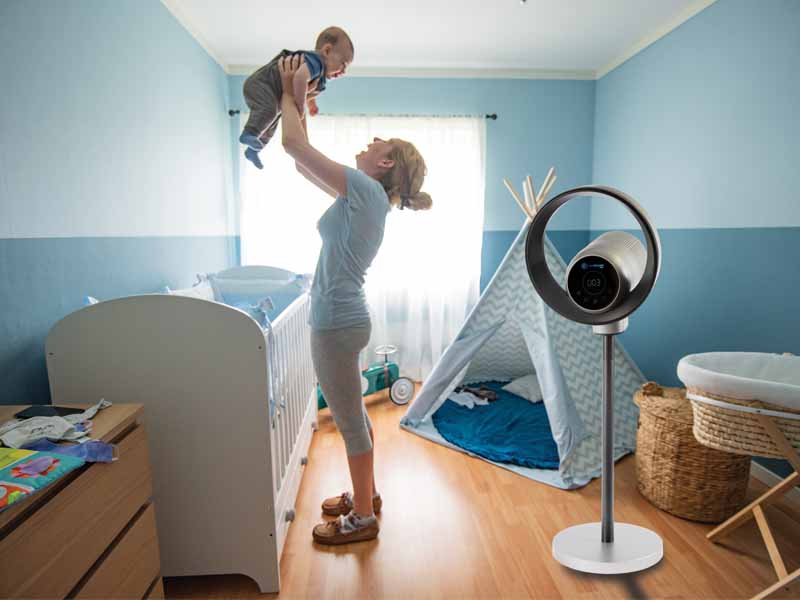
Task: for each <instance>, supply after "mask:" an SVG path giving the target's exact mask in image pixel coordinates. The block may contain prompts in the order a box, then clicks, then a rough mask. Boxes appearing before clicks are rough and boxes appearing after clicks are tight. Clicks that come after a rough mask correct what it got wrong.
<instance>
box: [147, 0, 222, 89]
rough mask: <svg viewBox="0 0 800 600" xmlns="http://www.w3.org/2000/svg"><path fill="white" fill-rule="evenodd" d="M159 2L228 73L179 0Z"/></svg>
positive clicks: (162, 0)
mask: <svg viewBox="0 0 800 600" xmlns="http://www.w3.org/2000/svg"><path fill="white" fill-rule="evenodd" d="M161 4H163V5H164V6H165V7H166V8H167V10H168V11H169V12H170V13H172V16H173V17H175V19H177V21H178V23H180V24H181V25H183V28H184V29H185V30H186V31H188V32H189V35H191V36H192V37H193V38H194V39H195V41H196V42H197V43H198V44H200V47H201V48H203V50H205V51H206V52H207V53H208V55H209V56H210V57H211V58H213V59H214V61H215V62H216V63H217V64H218V65H219V66H220V67H222V70H223V71H225V73H226V74H228V66H227V65H226V64H225V62H224V61H223V60H222V58H221V57H220V55H219V53H218V52H217V51H216V50H215V49H214V47H213V46H212V45H211V44H209V43H208V41H207V40H206V39H205V38H204V37H203V36H202V35H201V34H200V32H199V30H198V29H197V27H196V26H195V25H194V24H193V23H192V20H191V19H190V18H189V17H188V16H186V13H185V12H184V10H183V8H181V5H180V0H161Z"/></svg>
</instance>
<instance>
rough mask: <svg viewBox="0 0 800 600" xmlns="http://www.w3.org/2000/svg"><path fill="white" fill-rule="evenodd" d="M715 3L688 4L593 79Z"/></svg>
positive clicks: (702, 0)
mask: <svg viewBox="0 0 800 600" xmlns="http://www.w3.org/2000/svg"><path fill="white" fill-rule="evenodd" d="M716 1H717V0H698V1H697V2H694V3H693V4H690V5H689V6H688V7H686V8H685V9H684V10H682V11H681V12H680V13H678V14H677V15H676V16H675V17H674V18H672V19H670V20H669V21H667V22H666V23H664V24H663V25H662V26H661V27H659V28H658V29H656V30H654V31H651V32H650V33H649V34H647V35H646V36H644V37H643V38H642V39H640V40H639V41H638V42H636V43H635V44H634V45H633V46H631V47H630V48H628V50H627V51H626V52H623V53H622V54H620V55H619V56H618V57H617V58H615V59H614V60H612V61H611V62H609V63H607V64H606V65H605V66H603V67H601V68H599V69H598V70H597V72H596V77H595V79H600V78H602V77H605V76H606V75H607V74H608V73H610V72H611V71H613V70H614V69H616V68H617V67H618V66H620V65H621V64H622V63H624V62H625V61H627V60H628V59H631V58H633V57H634V56H636V55H637V54H639V52H641V51H642V50H644V49H645V48H647V47H648V46H650V45H651V44H653V43H655V42H657V41H658V40H660V39H661V38H662V37H664V36H665V35H667V34H668V33H670V32H671V31H672V30H674V29H677V28H678V27H679V26H681V25H683V24H684V23H685V22H686V21H688V20H689V19H691V18H692V17H693V16H695V15H696V14H697V13H699V12H700V11H702V10H705V9H706V8H708V7H709V6H711V5H712V4H714V2H716Z"/></svg>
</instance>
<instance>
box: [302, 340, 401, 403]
mask: <svg viewBox="0 0 800 600" xmlns="http://www.w3.org/2000/svg"><path fill="white" fill-rule="evenodd" d="M395 352H397V346H392V345H391V344H386V345H384V346H378V347H377V348H375V354H377V355H378V356H383V360H379V361H377V362H374V363H372V364H371V365H370V366H368V367H367V368H366V369H364V370H363V371H362V372H361V394H362V395H363V396H368V395H369V394H374V393H375V392H378V391H380V390H383V389H386V388H387V387H388V388H389V398H390V399H391V401H392V402H394V403H395V404H397V405H398V406H402V405H404V404H408V403H409V401H410V400H411V398H413V397H414V382H413V381H411V379H409V378H408V377H400V367H399V366H398V365H397V363H396V362H393V361H390V360H389V356H390V355H392V354H394V353H395ZM326 406H328V403H327V402H325V398H324V397H323V395H322V389H321V388H320V386H319V384H317V408H319V409H323V408H325V407H326Z"/></svg>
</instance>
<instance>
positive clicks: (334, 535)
mask: <svg viewBox="0 0 800 600" xmlns="http://www.w3.org/2000/svg"><path fill="white" fill-rule="evenodd" d="M379 531H380V526H379V525H378V520H377V519H375V518H374V517H373V518H372V522H371V523H369V524H368V525H363V526H361V527H357V528H356V527H354V526H353V521H352V513H350V514H348V515H347V516H339V518H338V519H336V520H334V521H326V522H325V523H320V524H319V525H317V526H315V527H314V531H313V536H314V541H315V542H317V543H318V544H325V545H326V546H338V545H341V544H353V543H355V542H366V541H368V540H374V539H375V538H376V537H378V532H379Z"/></svg>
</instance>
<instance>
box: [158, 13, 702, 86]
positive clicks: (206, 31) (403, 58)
mask: <svg viewBox="0 0 800 600" xmlns="http://www.w3.org/2000/svg"><path fill="white" fill-rule="evenodd" d="M162 1H163V2H164V4H165V5H166V6H167V7H168V8H169V9H170V10H171V11H172V12H173V13H174V14H175V16H176V17H178V19H179V20H180V21H181V22H182V23H183V25H184V26H185V27H186V28H187V29H188V30H189V31H190V32H191V33H192V34H193V35H194V36H195V38H197V40H198V41H199V42H200V43H201V44H202V45H203V46H204V47H205V48H206V49H207V50H208V51H209V53H210V54H211V55H212V56H213V57H214V58H215V59H216V60H217V61H218V62H219V63H220V64H221V65H222V66H223V67H224V68H225V69H226V70H227V71H229V72H247V71H248V70H249V68H252V66H254V65H261V64H263V63H265V62H266V61H267V60H268V59H269V58H271V57H272V56H273V55H274V54H276V52H277V51H278V50H280V49H281V48H292V49H294V48H312V47H313V45H314V40H315V38H316V35H317V33H318V32H319V31H320V30H322V29H323V28H324V27H326V26H328V25H339V26H341V27H343V28H344V29H345V30H346V31H347V32H348V33H349V34H350V36H351V37H352V39H353V42H354V44H355V50H356V52H355V61H354V63H353V68H352V69H351V74H353V75H358V74H359V73H361V74H377V73H381V72H385V73H387V74H390V73H391V72H392V71H397V72H399V71H401V70H406V71H420V70H422V71H425V70H428V71H436V72H437V74H438V76H446V74H447V73H446V72H447V71H448V70H457V71H460V72H462V73H463V72H464V71H473V70H474V71H478V70H490V71H493V72H503V71H507V72H509V73H511V72H516V74H517V76H523V77H524V76H526V73H527V74H528V75H530V76H535V75H536V73H535V72H537V71H538V72H540V74H541V72H542V71H556V72H561V73H560V74H561V75H563V76H577V77H586V78H593V77H595V76H601V75H603V74H604V73H605V72H607V71H608V70H610V69H611V68H613V67H614V66H616V65H617V64H620V63H621V62H623V61H624V60H626V59H627V58H629V57H630V56H632V55H633V54H635V53H636V52H638V51H639V50H640V49H642V48H643V47H646V46H647V45H649V44H650V43H652V42H653V41H655V40H656V39H658V38H659V37H661V36H663V35H664V34H666V33H668V32H669V31H671V30H672V29H674V28H675V27H676V26H678V25H680V24H681V23H682V22H684V21H685V20H687V19H688V18H690V17H691V16H693V15H694V14H695V13H697V12H698V11H700V10H702V9H703V8H705V7H706V6H708V5H709V4H711V3H712V2H713V1H714V0H527V2H525V3H524V4H523V3H521V2H520V0H460V1H454V0H407V1H406V2H397V1H391V2H390V1H388V0H383V1H381V0H327V1H324V0H288V1H287V0H284V1H277V0H162Z"/></svg>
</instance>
